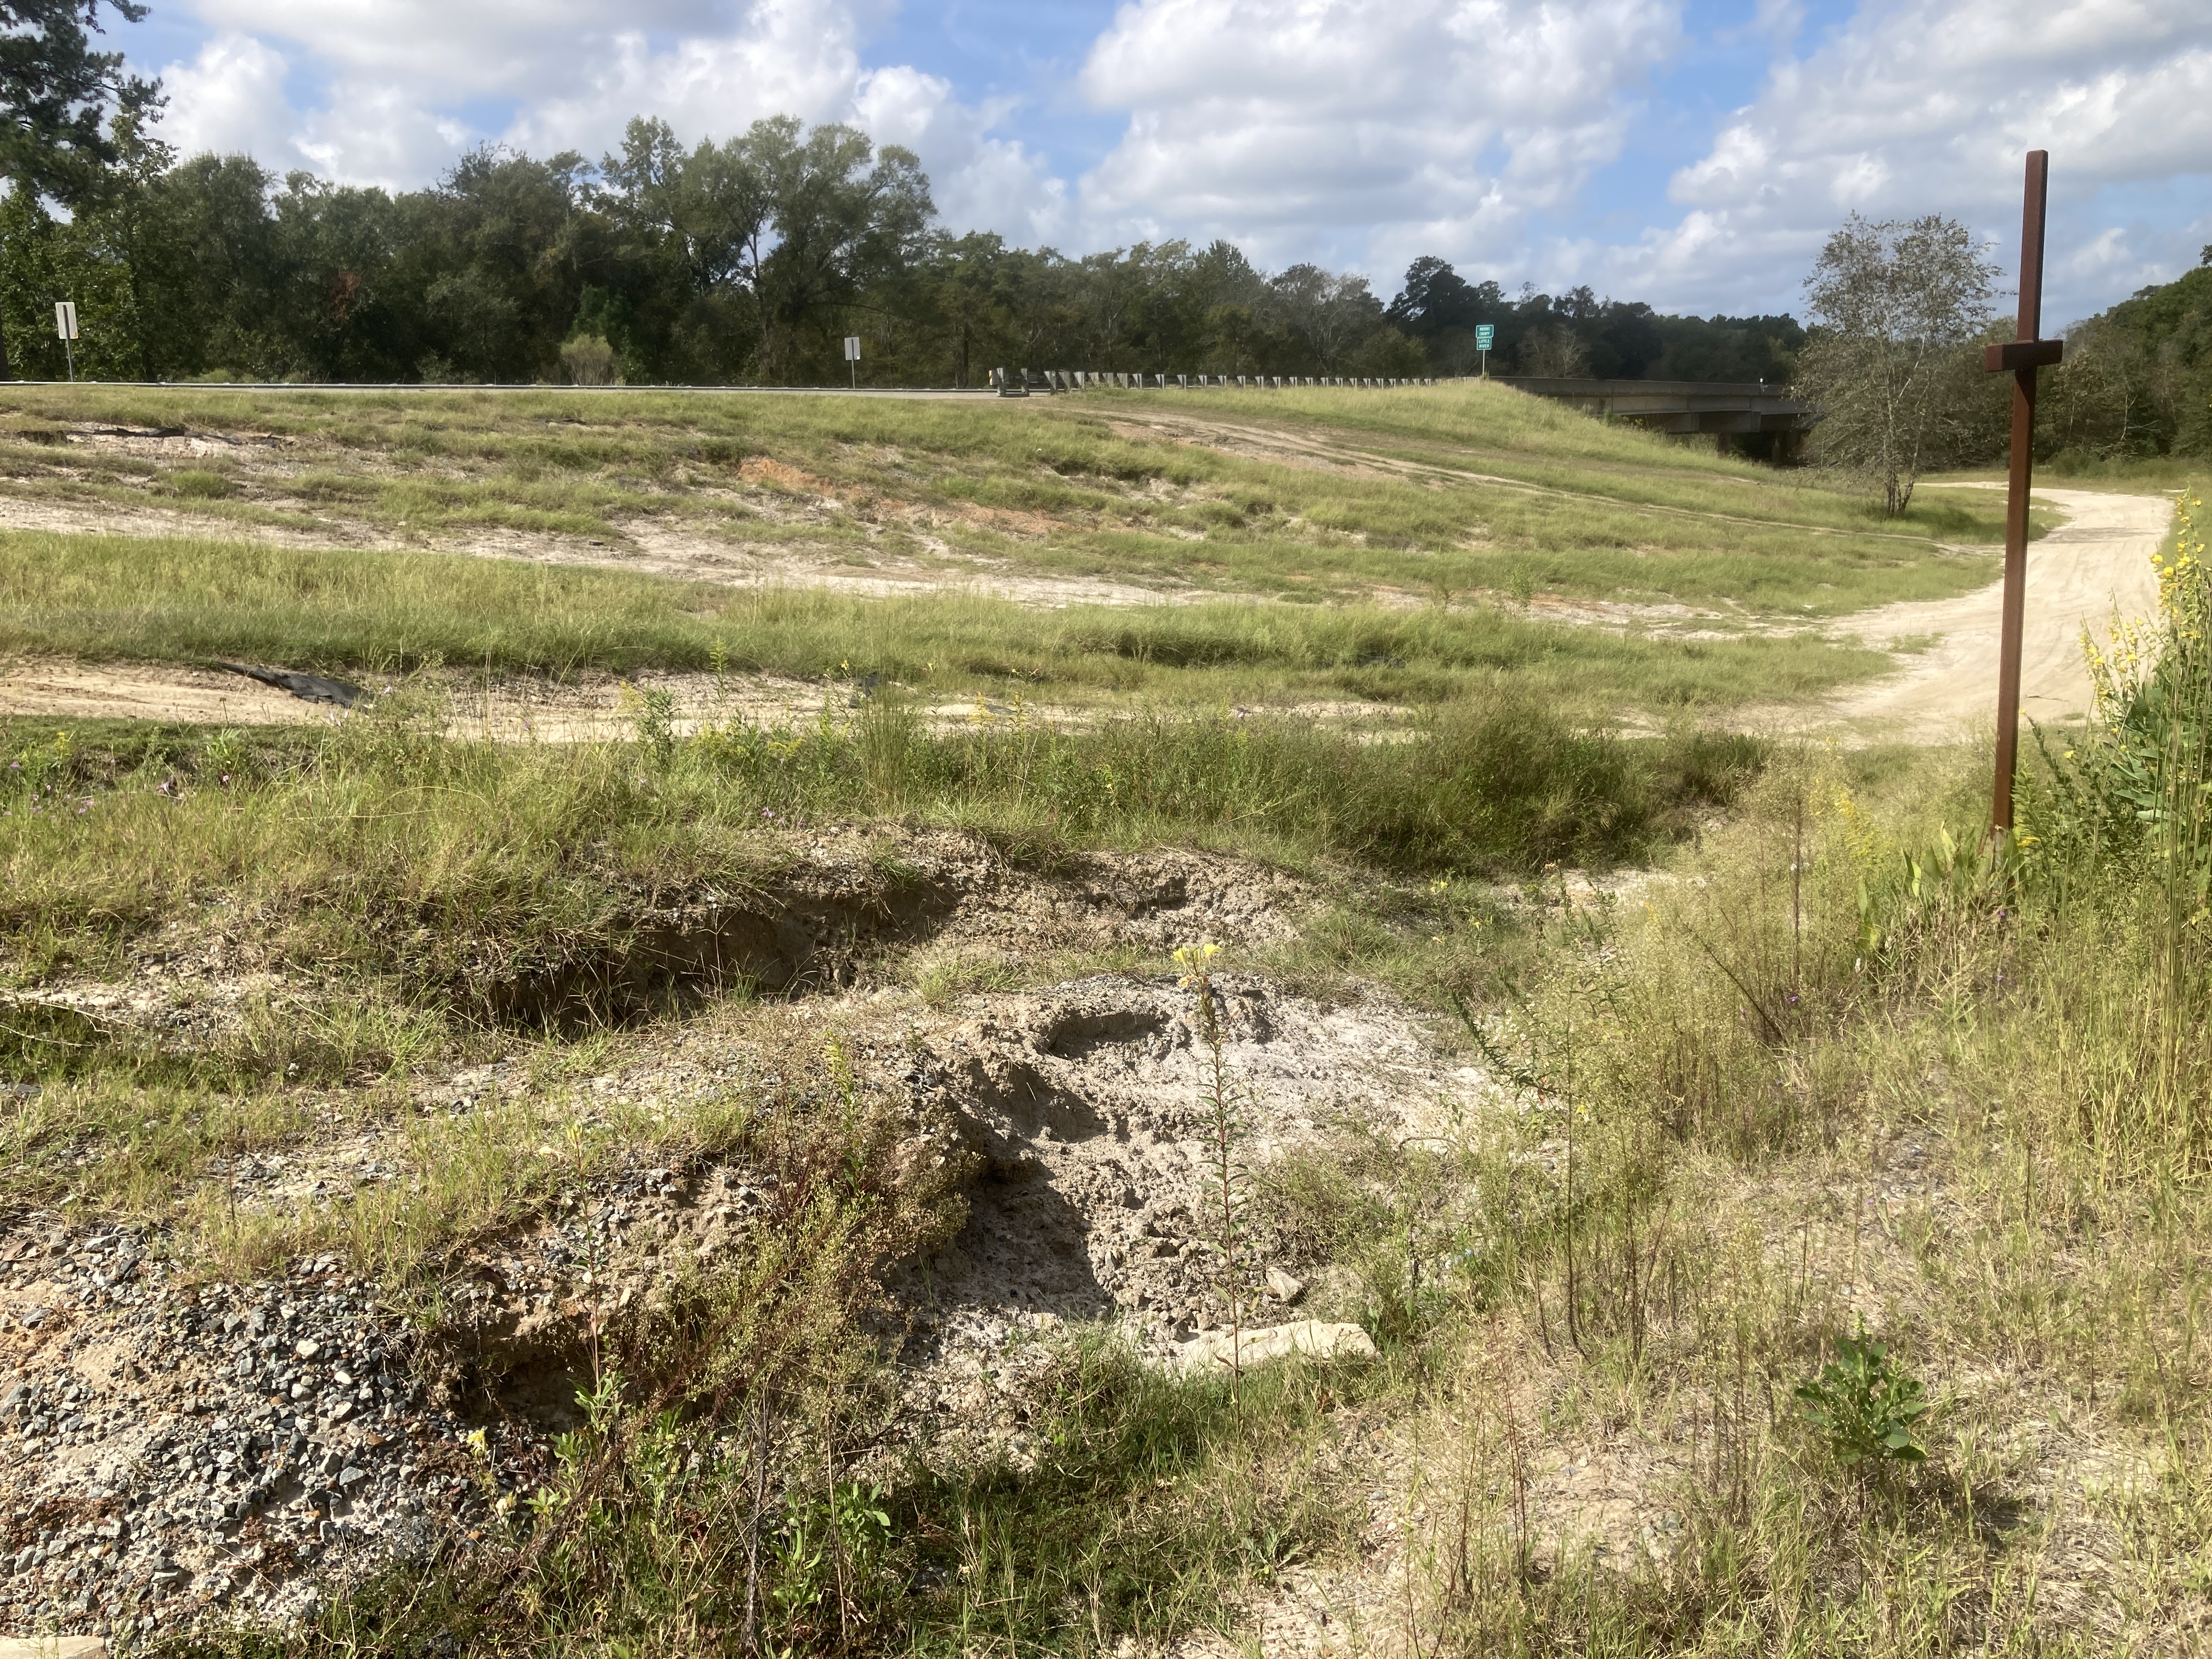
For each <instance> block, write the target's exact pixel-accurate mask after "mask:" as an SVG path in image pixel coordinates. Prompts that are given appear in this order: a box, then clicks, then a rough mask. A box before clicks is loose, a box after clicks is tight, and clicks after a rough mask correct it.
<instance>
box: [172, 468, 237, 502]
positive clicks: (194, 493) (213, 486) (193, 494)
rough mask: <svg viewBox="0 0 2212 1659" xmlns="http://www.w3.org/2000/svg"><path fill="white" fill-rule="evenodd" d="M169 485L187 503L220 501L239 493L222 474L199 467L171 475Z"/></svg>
mask: <svg viewBox="0 0 2212 1659" xmlns="http://www.w3.org/2000/svg"><path fill="white" fill-rule="evenodd" d="M169 483H170V484H171V485H172V486H173V488H174V489H175V490H176V492H177V494H179V495H182V496H184V497H185V499H186V500H187V501H222V500H223V499H224V498H225V497H226V496H228V495H234V494H236V493H237V491H236V489H235V487H234V485H233V484H232V483H231V481H230V480H229V479H228V478H226V477H223V475H222V473H220V472H210V471H206V470H205V469H204V468H199V467H187V468H185V470H184V471H181V472H173V473H171V474H170V475H169Z"/></svg>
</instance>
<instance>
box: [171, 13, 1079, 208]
mask: <svg viewBox="0 0 2212 1659" xmlns="http://www.w3.org/2000/svg"><path fill="white" fill-rule="evenodd" d="M887 3H888V0H744V3H742V4H739V5H736V6H732V5H726V4H719V3H714V0H620V3H617V0H315V3H311V4H302V3H300V0H202V3H201V5H200V8H199V9H200V13H201V15H202V16H203V17H204V18H205V19H206V20H207V21H210V22H211V23H213V24H215V25H216V26H217V27H220V28H221V29H222V31H223V33H222V34H220V35H219V36H218V37H217V39H216V40H215V41H213V42H211V43H210V45H209V46H208V47H207V48H205V49H204V51H203V52H202V53H201V54H200V58H199V61H198V62H197V63H196V64H191V65H172V66H171V67H170V68H169V69H168V70H166V71H165V72H164V78H165V80H166V81H167V83H168V86H169V90H170V94H171V99H170V101H171V108H170V113H169V117H168V121H167V132H168V135H169V137H171V140H172V142H174V143H179V145H180V146H182V147H183V148H184V149H186V150H187V151H191V150H197V149H209V148H215V149H248V150H251V151H252V153H253V154H255V155H258V156H259V157H260V158H261V159H262V160H263V161H265V162H268V163H269V164H270V165H272V166H275V167H280V168H282V167H294V166H308V167H313V169H314V170H316V171H318V172H319V173H324V174H325V175H327V176H329V177H331V178H333V179H342V180H344V181H347V182H349V183H362V184H378V185H386V186H390V187H395V188H404V187H412V186H416V185H422V184H423V183H426V182H428V180H430V179H434V178H435V177H436V176H437V174H438V173H440V172H441V171H443V170H444V168H445V167H448V166H450V165H451V164H452V162H453V160H454V159H455V157H456V156H458V155H459V153H460V152H461V151H462V150H464V149H466V148H467V147H468V146H470V145H471V144H472V143H481V142H483V140H485V139H487V138H496V139H498V140H500V141H501V142H504V143H509V144H512V145H513V146H515V147H516V148H518V149H525V150H528V151H531V152H532V153H535V154H540V155H544V154H550V153H552V152H556V151H559V150H563V149H575V150H579V151H581V152H582V153H583V154H584V155H586V156H590V157H592V158H596V157H598V156H599V155H602V154H604V153H605V152H606V151H608V150H611V149H614V148H616V147H617V145H618V143H620V140H621V137H622V131H623V126H624V125H626V124H627V123H628V121H629V119H630V118H631V117H633V116H636V115H657V116H659V117H660V118H663V119H665V120H666V121H667V122H668V123H669V124H670V125H671V126H672V127H674V128H675V129H676V131H677V132H678V134H679V135H680V136H682V137H684V138H686V139H687V140H696V139H699V138H703V137H718V138H719V137H729V136H730V135H731V134H732V133H735V132H738V131H742V130H743V129H744V127H745V126H747V125H750V123H751V122H753V121H754V120H757V119H758V118H760V117H762V116H765V115H776V114H792V115H797V116H799V117H800V118H802V119H805V120H807V121H810V122H822V121H851V122H854V123H856V124H857V125H860V126H861V127H863V128H865V129H866V131H869V132H870V133H871V134H872V135H873V136H874V137H876V138H877V139H878V142H881V143H902V144H906V145H908V146H909V147H910V148H912V149H915V150H916V151H917V152H918V153H919V154H920V155H921V157H922V161H923V163H924V165H925V166H926V167H927V169H928V170H929V173H930V175H931V179H932V181H933V185H935V189H936V194H937V199H938V203H939V206H940V208H942V209H943V210H944V211H945V215H946V216H947V218H948V220H950V221H951V222H953V223H955V224H957V225H961V226H963V227H964V226H966V225H969V224H976V225H985V226H989V227H992V228H997V229H1000V230H1002V231H1004V232H1006V234H1009V235H1012V236H1014V237H1016V238H1018V240H1024V241H1033V240H1038V239H1040V238H1043V237H1046V236H1049V235H1052V234H1057V233H1058V232H1059V231H1060V230H1061V229H1062V228H1064V226H1065V218H1064V209H1065V199H1066V191H1065V187H1064V186H1063V185H1060V182H1059V181H1058V180H1056V179H1053V178H1051V177H1050V176H1049V175H1048V170H1047V169H1046V168H1045V167H1043V165H1042V162H1041V161H1039V160H1038V158H1036V156H1035V155H1031V154H1030V153H1029V152H1028V151H1027V150H1025V149H1024V147H1023V146H1021V145H1020V144H1019V143H1015V142H1012V141H1011V140H1009V139H1006V138H1004V137H998V136H995V135H994V132H993V128H994V125H996V122H997V120H998V118H1000V117H1001V116H1003V115H1004V114H1005V113H1006V112H1005V111H1004V110H1003V109H1000V110H987V109H978V108H976V107H975V106H971V105H967V104H963V103H962V102H961V101H960V100H959V99H958V97H957V95H956V94H955V93H954V91H953V88H952V87H951V83H950V82H946V81H945V80H944V79H942V78H941V77H939V76H930V75H925V74H922V73H921V72H919V71H917V70H912V69H908V68H902V67H891V68H884V69H873V70H872V69H869V68H866V66H865V65H864V64H863V63H862V61H861V56H860V46H861V44H862V41H863V40H864V39H865V38H866V35H867V33H869V31H870V30H871V29H872V28H874V27H877V26H878V25H879V24H880V23H881V22H882V21H884V16H885V15H887V13H886V6H887ZM270 40H282V41H284V42H287V43H289V45H290V46H292V47H293V48H294V50H295V53H296V55H297V56H298V57H299V58H301V59H302V60H304V61H306V62H307V63H309V64H314V65H316V66H318V67H319V68H321V69H323V70H325V71H326V72H327V73H328V74H329V75H330V76H331V78H330V80H329V82H328V84H327V86H326V87H325V90H324V92H323V94H322V95H321V96H320V97H319V99H317V100H316V101H315V102H314V103H313V106H310V107H308V108H306V109H304V110H295V109H292V108H290V107H289V106H287V104H286V102H285V99H284V95H283V94H284V81H285V75H286V68H287V65H286V59H285V57H284V55H283V54H282V53H280V52H278V51H277V50H276V48H275V47H274V46H270V45H269V44H267V42H268V41H270ZM487 102H489V103H491V104H493V105H494V106H497V105H499V104H502V103H503V104H506V105H508V106H511V107H512V108H513V115H512V117H511V118H507V119H505V120H503V121H502V120H498V119H496V118H495V119H493V120H491V121H489V122H488V121H486V120H484V119H483V117H482V116H481V114H479V115H477V117H476V118H471V114H470V113H469V111H470V110H471V106H472V105H473V106H474V107H475V109H476V110H477V111H478V112H481V111H482V110H483V107H484V106H485V104H486V103H487Z"/></svg>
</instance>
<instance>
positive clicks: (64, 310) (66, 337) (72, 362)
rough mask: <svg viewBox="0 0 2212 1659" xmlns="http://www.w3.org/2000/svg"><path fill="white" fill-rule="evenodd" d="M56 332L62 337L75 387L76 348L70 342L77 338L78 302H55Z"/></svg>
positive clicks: (71, 382)
mask: <svg viewBox="0 0 2212 1659" xmlns="http://www.w3.org/2000/svg"><path fill="white" fill-rule="evenodd" d="M54 332H55V333H57V334H58V335H60V336H61V341H62V356H63V358H64V361H66V362H68V364H69V377H70V385H71V386H75V385H76V346H74V345H72V344H71V343H70V342H71V341H73V340H75V339H76V337H77V334H76V301H74V300H57V301H54Z"/></svg>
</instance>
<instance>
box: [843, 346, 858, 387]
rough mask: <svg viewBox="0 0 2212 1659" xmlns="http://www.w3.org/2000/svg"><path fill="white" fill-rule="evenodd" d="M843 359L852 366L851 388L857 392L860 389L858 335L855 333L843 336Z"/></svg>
mask: <svg viewBox="0 0 2212 1659" xmlns="http://www.w3.org/2000/svg"><path fill="white" fill-rule="evenodd" d="M845 361H846V362H848V363H850V364H851V365H852V366H853V390H854V391H855V392H858V391H859V390H860V336H859V335H857V334H848V335H847V336H846V337H845Z"/></svg>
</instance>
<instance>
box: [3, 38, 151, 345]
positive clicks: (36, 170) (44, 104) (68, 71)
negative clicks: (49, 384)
mask: <svg viewBox="0 0 2212 1659" xmlns="http://www.w3.org/2000/svg"><path fill="white" fill-rule="evenodd" d="M109 3H110V5H111V7H112V9H113V11H114V13H115V15H117V16H118V17H120V18H122V19H123V20H124V21H126V22H132V23H135V22H137V21H138V20H139V19H141V18H143V16H145V15H146V8H145V7H144V6H143V5H140V4H138V3H137V0H109ZM97 33H100V0H0V176H4V177H5V179H7V181H8V183H9V185H10V186H11V187H12V189H13V191H15V193H16V194H18V195H22V196H27V197H48V198H52V199H53V200H56V201H59V202H61V203H63V204H66V205H69V206H71V207H74V206H76V204H78V203H80V202H82V200H84V198H85V197H86V196H87V195H88V192H89V191H91V190H92V188H93V186H94V184H95V183H96V182H97V180H98V179H99V176H100V171H101V169H102V168H104V167H106V166H107V165H108V164H109V163H110V162H112V161H113V160H114V159H115V146H114V143H113V141H112V139H111V138H110V137H109V135H108V132H107V131H106V121H107V117H108V114H109V112H110V111H111V109H114V108H118V107H119V108H121V109H122V110H124V111H125V112H129V113H132V114H143V112H146V111H148V110H150V109H151V108H153V107H154V106H155V104H156V101H157V100H158V99H159V97H160V90H159V88H157V87H156V86H155V84H154V83H153V82H149V81H144V80H142V79H140V78H139V77H137V76H126V75H125V74H124V73H123V54H122V53H121V52H95V51H94V50H93V47H92V37H93V36H94V34H97ZM61 297H66V296H62V295H50V296H48V298H49V300H51V299H52V298H61ZM12 378H13V375H12V374H11V372H10V370H9V363H8V337H7V335H6V334H5V333H4V332H0V380H7V379H12Z"/></svg>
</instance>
